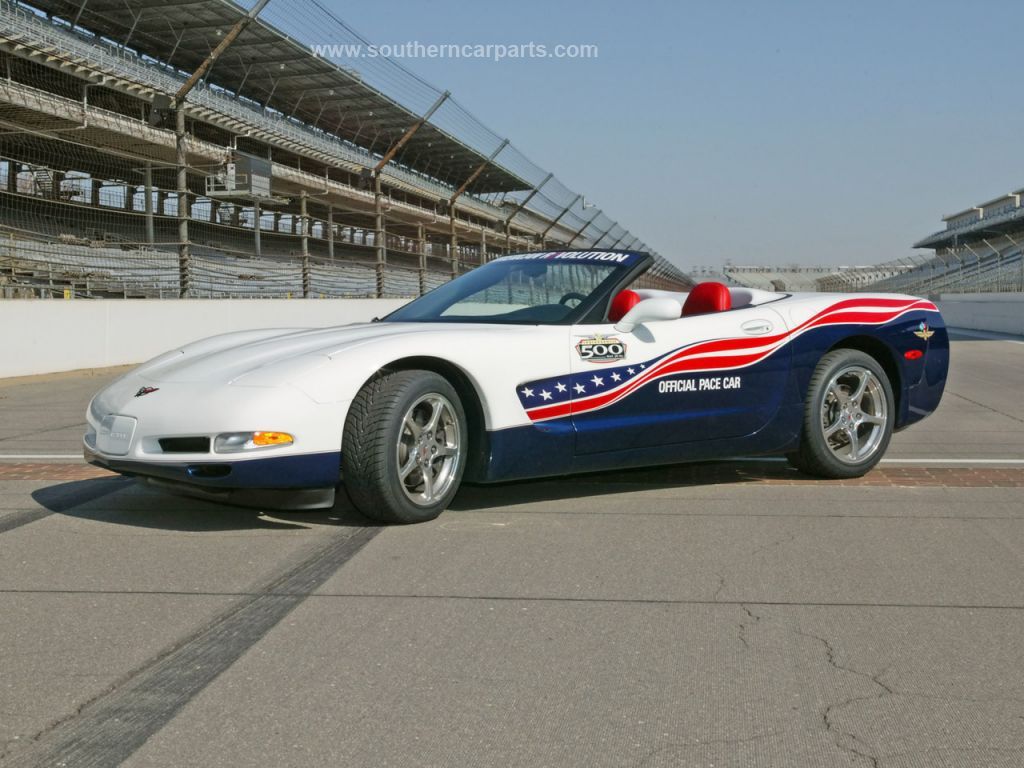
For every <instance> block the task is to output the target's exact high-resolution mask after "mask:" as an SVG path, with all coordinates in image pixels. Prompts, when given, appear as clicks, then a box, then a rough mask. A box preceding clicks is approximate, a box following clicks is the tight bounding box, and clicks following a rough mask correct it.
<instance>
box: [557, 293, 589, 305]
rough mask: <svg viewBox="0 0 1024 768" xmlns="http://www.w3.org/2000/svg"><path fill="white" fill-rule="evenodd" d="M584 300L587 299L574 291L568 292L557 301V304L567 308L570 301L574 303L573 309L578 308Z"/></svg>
mask: <svg viewBox="0 0 1024 768" xmlns="http://www.w3.org/2000/svg"><path fill="white" fill-rule="evenodd" d="M586 298H587V297H586V295H585V294H582V293H577V292H576V291H569V292H568V293H567V294H565V295H564V296H563V297H562V298H560V299H559V300H558V303H559V304H564V305H565V306H567V307H568V306H569V302H570V301H575V302H576V303H575V304H573V307H578V306H579V305H580V303H581V302H583V301H586Z"/></svg>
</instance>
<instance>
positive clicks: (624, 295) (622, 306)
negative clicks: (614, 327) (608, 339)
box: [608, 288, 640, 323]
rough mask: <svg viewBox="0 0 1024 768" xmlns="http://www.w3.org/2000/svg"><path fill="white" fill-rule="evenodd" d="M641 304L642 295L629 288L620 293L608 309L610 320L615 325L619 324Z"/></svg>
mask: <svg viewBox="0 0 1024 768" xmlns="http://www.w3.org/2000/svg"><path fill="white" fill-rule="evenodd" d="M639 303H640V294H639V293H637V292H636V291H631V290H630V289H629V288H626V289H625V290H622V291H619V292H618V293H617V294H615V298H614V299H612V304H611V306H610V307H609V308H608V319H609V320H610V321H611V322H613V323H617V322H619V320H621V319H622V318H623V317H625V316H626V313H627V312H629V310H631V309H632V308H633V307H635V306H636V305H637V304H639Z"/></svg>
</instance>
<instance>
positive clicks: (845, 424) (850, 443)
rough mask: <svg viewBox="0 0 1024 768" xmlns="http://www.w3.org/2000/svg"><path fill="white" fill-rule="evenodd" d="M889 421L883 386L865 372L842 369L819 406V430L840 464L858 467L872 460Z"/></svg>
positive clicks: (875, 377) (857, 368)
mask: <svg viewBox="0 0 1024 768" xmlns="http://www.w3.org/2000/svg"><path fill="white" fill-rule="evenodd" d="M888 418H889V409H888V403H887V401H886V398H885V390H884V388H883V387H882V382H880V381H879V380H878V377H877V376H876V375H875V374H874V373H872V372H871V371H869V370H868V369H867V368H862V367H861V366H859V365H852V366H849V367H846V368H843V369H842V370H840V371H839V372H838V373H837V374H836V375H835V376H833V377H832V380H831V381H829V383H828V388H827V389H826V390H825V399H824V400H823V401H822V404H821V430H822V435H823V436H824V438H825V444H826V445H828V447H829V449H830V450H831V451H832V454H833V455H834V456H835V457H836V458H837V459H838V460H839V461H842V462H843V463H845V464H859V463H861V462H862V461H865V460H866V459H869V458H870V457H871V456H873V455H874V453H875V452H876V451H877V450H878V448H879V446H880V445H881V444H882V440H883V438H884V436H885V425H886V420H887V419H888Z"/></svg>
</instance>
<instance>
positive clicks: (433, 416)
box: [424, 400, 444, 432]
mask: <svg viewBox="0 0 1024 768" xmlns="http://www.w3.org/2000/svg"><path fill="white" fill-rule="evenodd" d="M429 402H430V408H431V413H430V419H428V420H427V425H426V426H425V427H424V429H425V430H426V431H427V432H434V431H436V430H437V425H438V423H439V422H440V421H441V412H442V411H443V410H444V404H443V403H442V402H441V401H440V400H430V401H429Z"/></svg>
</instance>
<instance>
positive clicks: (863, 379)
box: [850, 371, 871, 405]
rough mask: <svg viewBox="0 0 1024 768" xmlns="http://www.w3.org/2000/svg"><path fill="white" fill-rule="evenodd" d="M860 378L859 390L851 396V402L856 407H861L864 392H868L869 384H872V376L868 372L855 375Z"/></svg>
mask: <svg viewBox="0 0 1024 768" xmlns="http://www.w3.org/2000/svg"><path fill="white" fill-rule="evenodd" d="M854 375H855V376H856V375H859V376H860V381H858V382H857V389H855V390H854V391H853V394H852V395H850V402H852V403H853V404H854V405H860V401H861V399H862V398H863V397H864V392H866V391H867V388H868V384H869V383H870V382H871V374H870V373H868V372H867V371H859V372H858V373H856V374H854Z"/></svg>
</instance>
